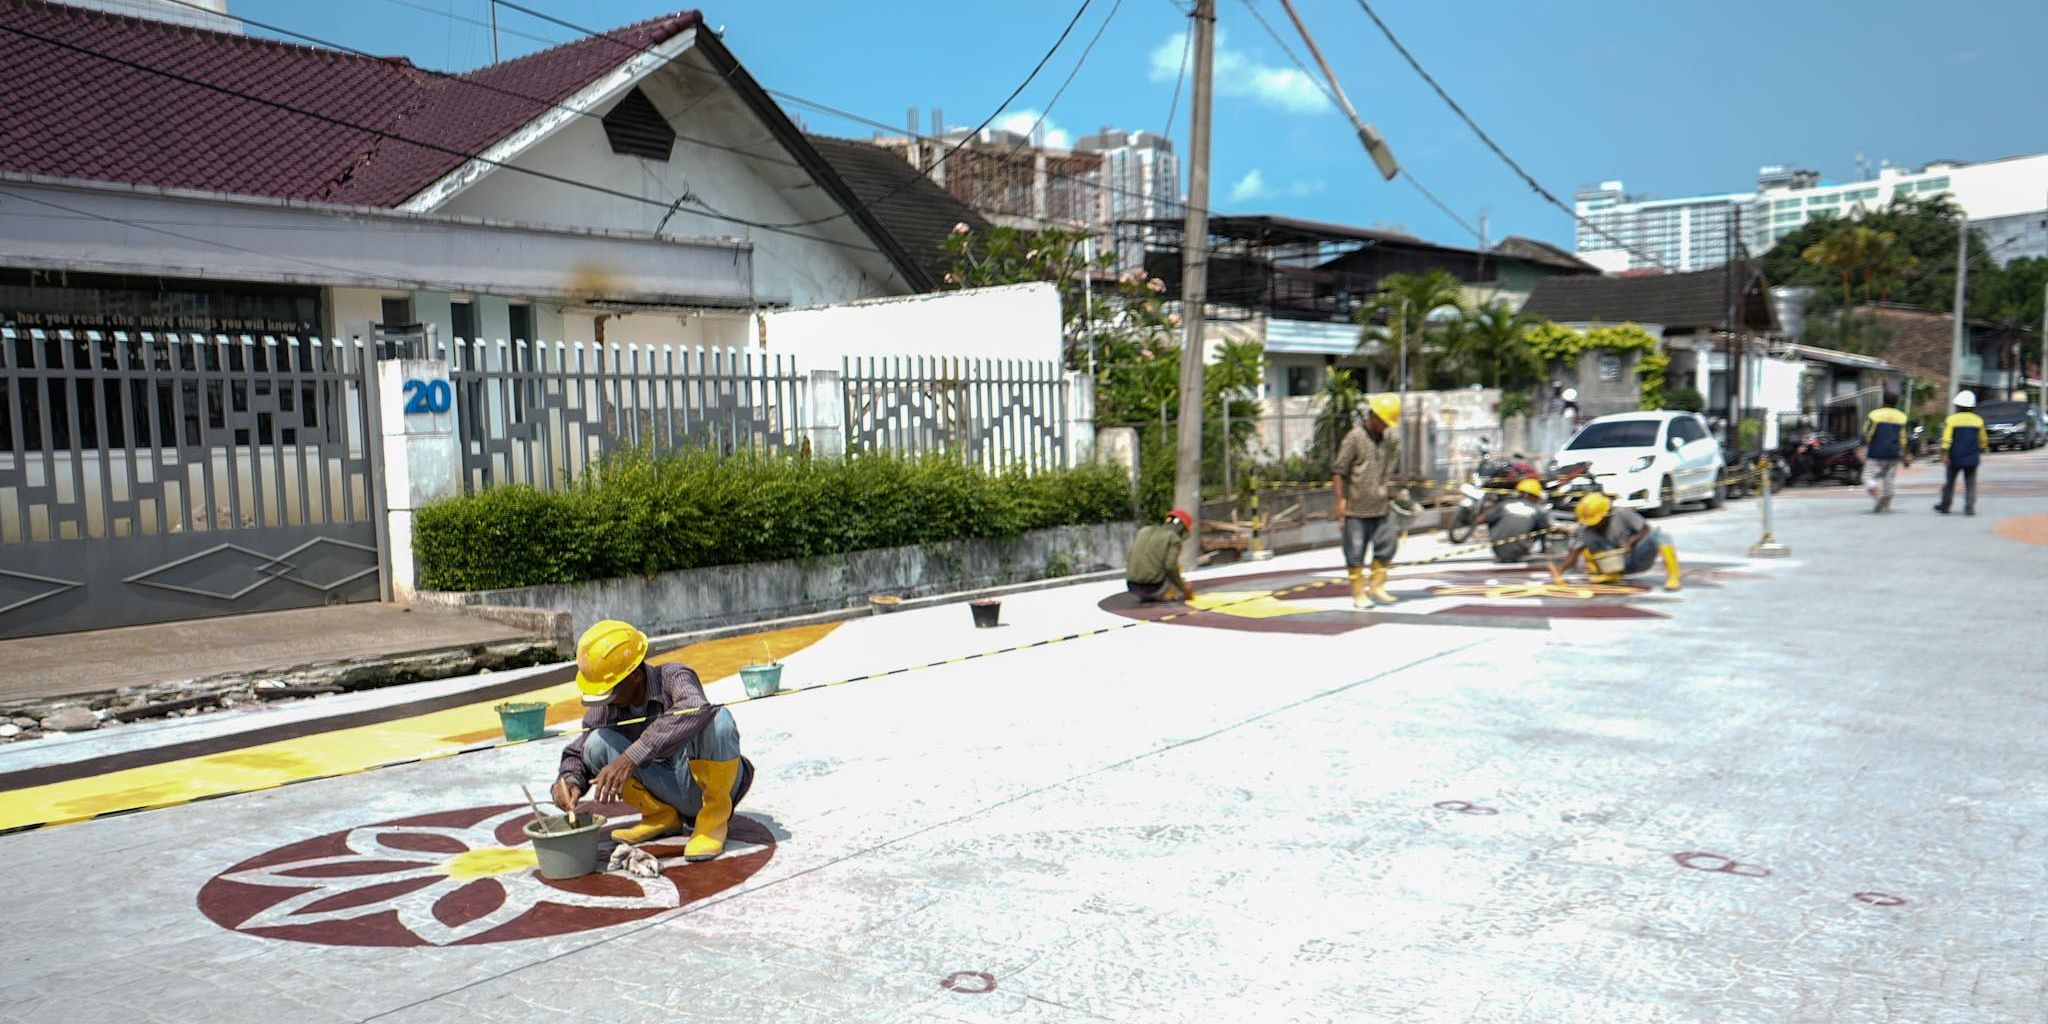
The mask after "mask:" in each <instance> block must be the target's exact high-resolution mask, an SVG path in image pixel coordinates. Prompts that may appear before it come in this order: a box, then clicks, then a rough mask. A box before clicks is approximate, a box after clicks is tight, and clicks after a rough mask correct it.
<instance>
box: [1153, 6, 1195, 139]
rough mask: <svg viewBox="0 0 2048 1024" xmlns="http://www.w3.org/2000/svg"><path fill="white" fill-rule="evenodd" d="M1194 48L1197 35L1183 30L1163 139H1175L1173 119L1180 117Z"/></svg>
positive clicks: (1186, 12) (1183, 12) (1185, 12)
mask: <svg viewBox="0 0 2048 1024" xmlns="http://www.w3.org/2000/svg"><path fill="white" fill-rule="evenodd" d="M1174 6H1176V7H1178V6H1179V5H1178V4H1175V5H1174ZM1181 13H1182V14H1190V12H1188V11H1182V12H1181ZM1194 47H1195V34H1194V33H1193V32H1190V31H1188V30H1187V29H1182V30H1181V33H1180V74H1179V75H1178V76H1176V77H1175V78H1174V80H1173V102H1171V103H1169V104H1167V105H1166V130H1165V131H1162V132H1160V133H1159V134H1160V136H1161V137H1162V138H1167V139H1171V138H1173V119H1174V118H1176V117H1178V116H1180V90H1181V86H1183V85H1186V84H1187V81H1188V54H1189V52H1191V51H1192V50H1193V49H1194Z"/></svg>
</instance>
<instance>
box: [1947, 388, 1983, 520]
mask: <svg viewBox="0 0 2048 1024" xmlns="http://www.w3.org/2000/svg"><path fill="white" fill-rule="evenodd" d="M1989 447H1991V434H1990V432H1988V431H1986V430H1985V429H1984V417H1982V416H1979V415H1977V393H1976V392H1974V391H1958V392H1956V411H1954V412H1952V413H1949V414H1948V422H1947V423H1946V424H1943V426H1942V428H1941V464H1942V465H1944V466H1947V467H1948V475H1947V477H1946V478H1945V479H1944V480H1943V481H1942V484H1941V504H1939V505H1936V506H1934V510H1935V511H1936V512H1939V513H1941V514H1942V515H1947V514H1948V510H1949V508H1950V506H1952V505H1953V504H1954V503H1955V496H1956V477H1957V476H1958V475H1961V476H1962V478H1963V514H1964V515H1966V516H1974V515H1976V514H1977V462H1978V461H1979V460H1980V459H1982V458H1983V457H1984V449H1986V448H1989Z"/></svg>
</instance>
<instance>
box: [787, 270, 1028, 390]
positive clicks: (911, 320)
mask: <svg viewBox="0 0 2048 1024" xmlns="http://www.w3.org/2000/svg"><path fill="white" fill-rule="evenodd" d="M761 320H762V325H761V331H760V334H759V337H760V340H761V341H762V343H763V344H765V346H766V349H767V352H768V354H770V355H793V356H795V357H796V358H797V361H798V364H799V365H801V366H803V367H804V368H806V369H837V368H838V367H839V361H840V360H841V359H842V358H843V357H845V356H958V357H968V358H977V359H1028V360H1034V361H1047V360H1058V359H1060V358H1061V353H1060V295H1059V289H1057V288H1055V287H1053V286H1052V285H1050V284H1047V283H1044V282H1039V283H1035V284H1018V285H1005V286H1003V287H1000V288H968V289H963V290H961V291H953V292H934V293H932V294H929V295H912V296H907V297H904V298H893V299H876V300H870V301H866V302H853V303H847V304H844V305H838V306H821V307H815V308H811V309H787V310H776V311H771V312H765V313H762V314H761Z"/></svg>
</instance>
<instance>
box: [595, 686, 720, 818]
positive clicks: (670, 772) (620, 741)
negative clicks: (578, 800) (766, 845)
mask: <svg viewBox="0 0 2048 1024" xmlns="http://www.w3.org/2000/svg"><path fill="white" fill-rule="evenodd" d="M632 745H633V741H632V740H630V739H627V738H626V734H625V733H622V732H620V731H619V730H617V729H599V730H597V731H595V732H593V733H591V734H590V736H589V737H588V738H586V739H585V740H584V741H583V764H584V766H585V767H587V768H589V769H590V774H591V777H592V778H595V777H596V776H597V773H598V772H599V771H600V770H602V769H603V768H604V766H605V765H608V764H610V763H612V760H613V759H614V758H616V757H618V756H619V754H620V753H621V752H622V751H624V750H625V749H626V748H627V747H629V746H632ZM739 756H740V730H739V726H737V725H735V724H734V723H733V720H732V712H731V711H729V710H727V709H725V708H719V709H718V710H717V711H716V712H714V713H713V714H712V716H711V724H709V725H706V726H705V727H704V729H703V731H701V732H699V733H698V734H697V735H696V736H695V737H693V738H691V740H690V741H689V742H688V743H685V744H683V749H682V750H680V751H677V752H676V756H675V759H674V760H672V761H655V762H652V763H650V764H643V765H641V766H639V767H638V768H635V769H634V770H633V777H634V778H636V779H639V780H640V784H641V785H643V786H646V787H647V791H648V792H649V793H652V794H654V798H655V799H656V800H659V801H661V802H662V803H665V804H667V805H669V806H670V807H673V808H675V809H676V810H678V811H680V812H682V815H683V816H684V817H686V818H694V817H696V816H697V811H698V810H699V809H700V808H702V807H703V806H704V791H703V790H701V789H699V788H697V780H696V779H693V778H691V777H690V762H691V761H731V760H734V759H736V758H738V757H739ZM745 781H746V779H745V777H744V775H742V777H740V778H735V779H734V780H733V784H732V788H733V796H734V797H735V798H737V797H738V796H739V791H740V786H741V784H742V783H744V782H745Z"/></svg>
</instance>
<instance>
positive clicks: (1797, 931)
mask: <svg viewBox="0 0 2048 1024" xmlns="http://www.w3.org/2000/svg"><path fill="white" fill-rule="evenodd" d="M1931 478H1932V474H1931V472H1930V471H1929V470H1927V469H1921V470H1916V471H1914V472H1913V473H1912V474H1910V475H1909V476H1908V477H1907V479H1906V480H1905V481H1904V486H1905V488H1906V489H1907V493H1908V496H1909V497H1910V498H1911V499H1912V500H1902V501H1901V502H1900V506H1901V508H1902V509H1903V511H1902V512H1900V513H1897V514H1893V515H1890V516H1873V515H1870V514H1869V513H1867V512H1866V511H1865V509H1866V503H1865V502H1864V501H1862V500H1859V499H1858V497H1857V496H1856V495H1855V494H1853V493H1852V492H1850V491H1848V490H1847V489H1828V490H1801V491H1795V492H1793V493H1792V494H1790V495H1787V496H1785V497H1784V498H1783V499H1782V500H1781V501H1779V502H1778V504H1777V510H1778V512H1779V523H1778V530H1777V533H1778V536H1779V538H1780V539H1782V540H1783V541H1785V542H1786V543H1787V544H1789V545H1790V546H1791V548H1792V557H1791V558H1789V559H1786V560H1781V561H1751V560H1749V559H1748V558H1747V557H1746V551H1747V548H1748V545H1749V544H1750V542H1751V541H1753V540H1754V539H1755V538H1756V535H1757V526H1756V505H1755V503H1753V502H1744V503H1739V504H1736V505H1731V506H1729V507H1728V508H1726V509H1724V510H1722V511H1719V512H1713V513H1689V514H1687V515H1683V516H1680V517H1678V518H1676V519H1673V520H1670V521H1668V522H1667V523H1666V524H1665V525H1666V527H1667V529H1669V530H1670V531H1671V532H1672V534H1673V536H1674V537H1675V538H1676V539H1677V541H1678V543H1679V546H1680V547H1681V549H1682V551H1683V552H1684V553H1685V555H1686V557H1687V560H1688V564H1689V565H1690V566H1691V567H1692V571H1691V574H1690V576H1689V577H1688V583H1687V587H1686V589H1685V591H1684V592H1683V593H1681V594H1679V595H1671V596H1667V595H1664V594H1661V593H1657V592H1647V593H1638V592H1634V591H1633V590H1631V591H1629V592H1613V593H1609V592H1586V593H1583V594H1580V593H1572V592H1560V591H1555V590H1551V589H1549V588H1547V587H1546V586H1545V585H1544V583H1543V581H1542V578H1539V577H1538V576H1537V574H1532V573H1530V572H1528V571H1526V570H1522V569H1513V568H1504V567H1492V566H1490V565H1489V564H1488V563H1486V562H1484V561H1480V560H1468V561H1458V562H1448V563H1443V564H1440V565H1434V566H1423V567H1417V568H1414V569H1408V570H1403V571H1402V572H1401V573H1400V574H1398V576H1397V579H1396V584H1395V589H1396V591H1397V592H1399V593H1402V594H1403V595H1404V596H1405V597H1407V598H1408V601H1405V602H1404V604H1403V606H1401V607H1400V608H1397V609H1395V610H1394V611H1392V612H1389V613H1382V614H1375V615H1371V616H1361V617H1360V620H1359V621H1358V622H1357V623H1356V624H1351V623H1347V622H1344V621H1341V620H1343V619H1344V618H1345V617H1346V616H1348V614H1349V613H1348V612H1345V611H1344V608H1343V606H1344V602H1343V600H1342V599H1341V596H1337V595H1336V592H1337V590H1338V589H1339V588H1335V587H1324V588H1320V589H1318V587H1317V580H1318V578H1324V577H1327V578H1329V579H1333V580H1334V579H1335V578H1336V577H1335V574H1334V572H1333V570H1334V568H1335V557H1334V553H1333V552H1328V551H1323V552H1311V553H1307V554H1304V555H1299V556H1292V557H1289V558H1285V559H1279V560H1275V561H1274V562H1273V563H1268V564H1267V565H1265V566H1262V567H1260V568H1259V570H1258V571H1257V572H1253V571H1252V570H1250V569H1248V568H1243V567H1233V568H1225V569H1218V570H1213V571H1210V572H1208V573H1205V574H1204V578H1206V579H1207V580H1208V582H1207V583H1206V584H1204V586H1205V587H1207V588H1209V589H1218V588H1221V589H1227V590H1229V591H1231V592H1234V593H1246V594H1249V595H1251V596H1253V597H1257V596H1258V595H1257V591H1258V589H1259V588H1260V587H1261V586H1268V587H1272V588H1274V589H1275V590H1276V591H1277V590H1278V589H1279V584H1278V583H1275V582H1274V581H1275V580H1306V581H1307V582H1306V583H1292V584H1289V586H1290V588H1293V589H1294V590H1295V592H1293V593H1290V594H1286V595H1277V594H1276V596H1274V597H1273V598H1272V599H1271V600H1256V601H1254V600H1248V601H1247V602H1246V603H1245V605H1244V606H1243V608H1244V609H1249V608H1257V609H1259V612H1258V614H1257V615H1255V616H1254V615H1236V616H1233V613H1232V611H1231V610H1230V609H1223V610H1220V611H1214V612H1210V613H1205V614H1204V615H1203V616H1195V617H1190V618H1187V619H1182V620H1177V621H1175V622H1171V623H1159V624H1145V625H1142V626H1138V627H1136V628H1130V629H1121V630H1118V631H1116V632H1112V633H1107V634H1104V635H1100V636H1094V637H1089V638H1084V639H1077V640H1072V641H1066V642H1058V643H1051V644H1047V645H1044V646H1039V647H1033V648H1030V649H1028V650H1024V651H1020V652H1016V653H1010V654H1003V655H998V656H994V657H988V658H980V659H973V660H965V661H961V662H959V663H957V664H951V665H947V666H943V667H939V668H933V669H930V670H925V671H918V672H911V673H907V674H903V675H899V676H891V677H887V678H884V679H882V680H878V681H874V682H869V683H859V684H852V685H848V686H843V687H835V688H832V689H826V690H820V691H817V692H814V693H808V694H803V695H799V696H795V697H791V698H787V699H777V700H773V701H763V702H759V703H755V704H748V705H743V706H741V707H740V708H738V709H736V711H735V714H736V716H737V717H738V718H739V723H740V728H741V731H742V733H743V734H744V736H745V741H746V745H747V749H748V752H749V755H750V756H751V757H753V758H754V759H755V760H756V761H757V762H758V763H759V764H760V765H761V769H762V771H761V776H760V779H759V781H758V782H757V784H756V787H755V789H754V792H753V794H752V795H751V796H750V797H749V798H748V800H747V802H746V803H745V805H743V807H742V813H743V815H744V816H746V818H747V819H748V821H747V822H746V823H744V824H742V825H737V826H736V827H735V842H734V844H733V849H732V850H731V851H730V852H729V853H728V854H727V856H726V857H725V858H722V859H721V860H719V861H714V862H711V863H710V864H699V865H684V864H682V863H681V862H680V861H679V860H676V859H674V858H670V859H668V860H665V861H664V864H665V866H666V867H667V871H666V873H665V874H664V876H663V878H662V879H660V880H658V881H656V882H652V883H646V884H641V883H634V882H628V881H625V880H623V879H620V878H617V877H616V876H603V877H601V878H597V879H586V880H579V882H577V883H564V885H563V886H547V885H544V884H541V883H539V882H537V881H536V880H534V879H533V878H532V875H531V871H530V869H529V863H527V862H522V861H520V859H519V857H518V852H517V851H518V846H517V841H516V836H515V835H513V834H512V833H513V832H516V826H517V823H518V822H519V821H520V820H521V819H522V818H523V815H522V813H521V812H520V811H519V810H518V808H517V806H516V804H517V802H518V801H519V799H520V798H519V797H518V793H517V787H518V785H519V784H521V783H529V784H538V783H543V782H545V781H546V780H547V779H548V777H549V775H550V774H551V771H552V764H553V760H554V751H553V750H552V749H550V748H549V747H548V746H544V745H528V746H524V747H517V748H509V749H503V750H496V751H490V752H486V753H479V754H471V755H464V756H461V757H456V758H452V759H449V760H444V761H438V762H433V763H427V764H421V765H416V766H411V767H406V768H399V769H391V770H386V771H380V772H376V773H372V774H366V775H357V776H353V777H349V778H344V779H337V780H330V781H325V782H315V783H310V784H306V785H302V786H292V787H287V788H283V789H276V790H271V791H267V792H261V793H253V794H248V795H243V796H233V797H227V798H223V799H219V800H213V801H209V802H205V803H199V804H193V805H190V806H185V807H180V808H174V809H169V810H163V811H154V812H145V813H140V814H135V815H129V816H124V817H119V818H111V819H105V820H100V821H94V822H90V823H87V824H83V825H77V826H72V827H67V828H58V829H51V830H46V831H38V832H29V833H23V834H18V835H14V836H9V837H5V838H0V855H4V856H5V857H6V859H7V862H8V864H9V879H10V881H11V882H12V883H13V884H12V885H11V886H10V890H11V893H10V896H9V907H8V910H9V914H8V919H9V922H10V924H11V925H12V927H10V928H8V929H7V930H6V931H5V933H4V934H0V964H4V965H5V966H4V967H0V979H4V982H5V988H6V991H7V993H8V995H9V999H8V1000H6V1001H5V1002H4V1003H0V1018H5V1019H20V1020H24V1021H26V1020H36V1021H70V1020H79V1021H85V1020H92V1021H104V1020H108V1019H114V1020H134V1021H160V1020H161V1021H185V1020H201V1019H203V1020H209V1021H224V1022H226V1021H242V1020H249V1021H263V1022H266V1024H267V1022H270V1021H273V1020H275V1019H276V1018H278V1017H279V1016H280V1015H290V1018H291V1019H293V1020H295V1021H304V1022H308V1024H316V1022H326V1021H367V1020H384V1021H408V1022H411V1021H417V1022H427V1021H443V1020H465V1021H550V1022H553V1021H585V1020H587V1021H605V1022H613V1024H616V1022H633V1021H668V1020H712V1019H726V1020H747V1021H815V1020H834V1021H901V1020H932V1021H992V1020H997V1019H1002V1020H1047V1021H1055V1020H1056V1021H1073V1020H1113V1021H1177V1020H1197V1019H1204V1020H1206V1019H1219V1018H1221V1019H1230V1018H1236V1019H1245V1020H1261V1021H1265V1020H1289V1021H1294V1020H1298V1021H1322V1020H1347V1021H1348V1020H1365V1021H1376V1020H1390V1021H1391V1020H1402V1021H1502V1022H1505V1021H1585V1020H1616V1021H1619V1020H1627V1021H1674V1022H1676V1021H1687V1022H1691V1021H1715V1022H1738V1021H1740V1022H1750V1021H1756V1022H1762V1021H1878V1020H1901V1021H1919V1022H1933V1021H1955V1022H1963V1021H1970V1022H1977V1021H2006V1020H2012V1021H2021V1020H2040V1019H2042V1018H2043V1016H2044V1015H2048V994H2044V981H2043V975H2042V972H2041V970H2040V964H2041V963H2042V962H2043V957H2044V954H2048V949H2044V946H2048V940H2044V938H2043V936H2042V935H2041V934H2040V929H2039V926H2038V924H2037V922H2038V921H2040V920H2042V919H2043V918H2044V911H2048V895H2043V893H2042V890H2041V887H2040V885H2039V882H2040V877H2041V875H2040V864H2041V861H2042V855H2043V853H2044V850H2043V840H2042V833H2041V831H2040V829H2039V827H2038V824H2037V823H2038V822H2039V821H2040V820H2042V819H2043V817H2044V812H2048V784H2044V782H2043V781H2042V780H2043V779H2044V778H2048V753H2044V749H2043V746H2042V744H2040V743H2039V741H2038V737H2039V735H2040V734H2041V733H2042V731H2043V726H2044V725H2048V706H2044V704H2043V701H2042V699H2041V697H2040V695H2039V694H2038V693H2037V692H2036V690H2037V689H2038V687H2039V684H2040V682H2041V681H2042V679H2043V672H2042V662H2041V660H2040V658H2039V657H2038V655H2036V654H2035V653H2034V650H2035V649H2036V648H2037V647H2038V641H2037V640H2034V639H2031V638H2034V637H2037V636H2038V633H2039V618H2040V613H2041V611H2042V609H2043V607H2044V603H2043V599H2044V597H2048V587H2044V581H2048V547H2042V546H2038V545H2031V544H2027V543H2023V542H2021V541H2019V540H2014V539H2011V538H2009V537H2007V536H2005V535H2001V534H2000V533H1999V532H1998V531H1996V530H1995V529H1994V527H1995V525H1996V524H1997V523H1999V522H2000V521H2001V520H2004V519H2007V518H2010V517H2013V516H2020V515H2028V514H2036V513H2039V512H2041V511H2043V510H2044V508H2048V460H2044V459H2042V458H2038V457H2034V456H2014V457H2005V458H1995V459H1993V460H1992V462H1991V464H1990V466H1989V467H1988V468H1987V469H1986V471H1985V495H1984V497H1983V499H1982V502H1981V504H1980V511H1981V512H1982V513H1983V514H1982V515H1980V516H1978V517H1976V518H1974V519H1965V518H1961V517H1949V518H1941V517H1937V516H1935V515H1933V514H1932V513H1931V512H1929V511H1926V510H1925V508H1924V507H1923V506H1924V505H1925V504H1931V501H1923V500H1920V499H1921V497H1924V495H1925V489H1926V487H1927V481H1928V480H1929V479H1931ZM1404 554H1405V552H1404ZM1116 589H1117V588H1115V587H1113V586H1105V585H1101V584H1096V585H1088V586H1080V587H1074V588H1068V589H1065V590H1057V591H1047V592H1044V593H1041V594H1033V595H1025V596H1023V597H1019V598H1016V599H1013V600H1009V601H1006V602H1005V604H1004V616H1005V620H1006V623H1007V625H1006V626H1005V627H1004V628H1003V629H1001V630H998V631H996V633H997V634H999V635H1000V636H1001V639H1000V640H999V641H997V643H996V644H995V645H996V646H1002V645H1009V644H1014V643H1016V642H1017V641H1028V640H1033V639H1037V638H1040V637H1055V636H1064V635H1068V634H1072V633H1075V632H1078V631H1080V630H1083V629H1089V628H1094V627H1099V626H1105V625H1121V624H1123V623H1126V622H1131V621H1134V620H1132V619H1131V618H1129V617H1128V614H1129V613H1128V612H1127V610H1125V609H1122V608H1121V607H1120V605H1119V603H1118V600H1117V599H1116V595H1115V591H1116ZM1596 609H1607V610H1604V611H1595V610H1596ZM1240 610H1242V609H1240ZM967 620H968V617H967V615H966V612H965V611H964V610H963V609H959V608H934V609H929V610H925V611H919V612H913V613H904V614H900V615H895V616H888V617H883V618H877V619H872V620H865V621H861V622H856V623H851V624H848V625H847V626H846V627H845V628H842V629H840V630H839V631H837V632H835V633H833V634H832V635H831V636H830V637H828V638H825V639H824V640H822V641H820V642H819V643H817V644H815V645H814V646H812V647H811V648H809V649H807V650H805V651H803V652H801V653H800V654H797V655H795V656H793V657H792V658H791V659H790V671H791V672H792V673H793V674H800V675H801V674H808V675H810V676H812V677H816V678H822V677H823V676H824V674H827V673H831V672H837V671H844V672H845V673H846V674H849V675H850V674H858V673H862V672H866V671H873V670H874V669H876V668H880V667H886V666H888V665H890V664H892V663H893V664H905V663H912V662H924V661H929V660H934V658H935V657H953V656H958V655H961V654H965V653H971V652H973V651H975V650H979V649H982V648H986V647H988V646H991V642H990V638H989V637H988V636H987V635H986V634H976V633H975V632H974V631H973V630H972V629H971V627H969V626H968V622H967ZM1226 620H1227V621H1226ZM1247 621H1256V622H1258V623H1275V622H1277V623H1282V624H1292V626H1293V627H1297V628H1278V627H1274V626H1268V625H1257V626H1255V627H1253V628H1245V622H1247ZM1308 624H1315V625H1314V628H1313V629H1310V628H1307V625H1308ZM393 822H396V823H397V824H385V823H393ZM508 830H510V831H508Z"/></svg>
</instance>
